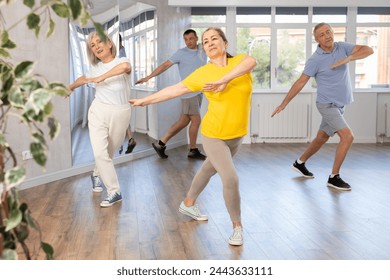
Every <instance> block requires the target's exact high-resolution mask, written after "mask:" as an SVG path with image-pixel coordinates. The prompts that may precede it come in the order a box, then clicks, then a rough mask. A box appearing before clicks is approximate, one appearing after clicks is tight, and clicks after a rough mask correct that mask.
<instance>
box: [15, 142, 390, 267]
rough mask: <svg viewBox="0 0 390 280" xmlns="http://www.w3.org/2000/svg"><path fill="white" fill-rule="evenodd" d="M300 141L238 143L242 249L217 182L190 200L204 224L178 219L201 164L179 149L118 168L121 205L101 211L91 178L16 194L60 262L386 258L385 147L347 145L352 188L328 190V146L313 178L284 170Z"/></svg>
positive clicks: (345, 173) (388, 152)
mask: <svg viewBox="0 0 390 280" xmlns="http://www.w3.org/2000/svg"><path fill="white" fill-rule="evenodd" d="M306 146H307V144H252V145H243V146H242V148H241V150H240V152H239V154H238V155H237V156H236V158H235V164H236V167H237V170H238V173H239V177H240V190H241V201H242V202H241V204H242V221H243V225H244V245H243V246H241V247H233V246H229V245H228V243H227V239H228V237H229V235H230V234H231V232H232V229H231V223H230V220H229V216H228V214H227V211H226V208H225V205H224V201H223V199H222V191H221V183H220V179H219V177H218V176H215V177H214V178H212V180H211V181H210V183H209V185H208V187H207V188H206V189H205V191H204V192H203V193H202V194H201V195H200V197H199V199H198V203H199V207H200V209H201V210H202V211H203V212H205V213H206V214H208V216H209V221H207V222H197V221H194V220H191V219H190V218H188V217H186V216H184V215H182V214H180V213H179V212H178V206H179V204H180V202H181V201H182V199H183V197H184V196H185V194H186V192H187V190H188V188H189V186H190V183H191V180H192V178H193V176H194V174H195V172H196V171H197V170H198V168H199V167H200V165H201V163H202V162H201V161H196V160H195V161H194V160H188V159H187V157H186V156H187V151H186V147H180V148H176V149H173V150H169V151H167V153H168V155H169V158H168V159H167V160H162V159H160V158H159V157H158V156H157V155H153V156H149V157H146V158H143V159H138V160H135V161H132V162H129V163H126V164H122V165H121V166H118V167H117V172H118V176H119V178H120V184H121V188H122V195H123V198H124V199H123V201H122V202H121V203H119V204H116V205H114V206H113V207H110V208H105V209H102V208H100V207H99V203H100V201H101V200H102V197H103V196H104V194H94V193H93V192H92V191H91V186H90V185H91V184H90V178H89V174H83V175H79V176H75V177H72V178H67V179H64V180H60V181H57V182H53V183H50V184H47V185H43V186H39V187H34V188H31V189H26V190H22V191H21V192H20V197H21V200H22V201H26V202H28V204H29V206H30V208H31V210H32V214H33V216H34V217H35V218H36V219H37V220H38V222H39V224H40V226H41V228H42V232H43V240H44V241H46V242H48V243H50V244H51V245H52V246H53V247H54V251H55V255H54V256H55V258H56V259H60V260H97V259H104V260H107V259H117V260H118V259H121V260H127V259H128V260H131V259H135V260H144V259H146V260H169V259H174V260H176V259H177V260H178V259H195V260H199V259H213V260H230V259H251V260H267V259H270V260H282V259H288V260H300V259H303V260H327V259H337V260H356V259H358V260H366V259H373V260H379V259H385V260H389V259H390V203H389V202H390V146H389V145H381V144H354V145H353V146H352V148H351V151H350V153H349V155H348V157H347V159H346V161H345V163H344V165H343V168H342V178H343V179H345V180H346V181H347V182H349V183H350V184H351V186H352V191H351V192H339V191H333V190H331V189H329V188H327V187H326V181H327V177H328V175H329V172H330V170H331V166H332V162H333V155H334V151H335V147H336V146H335V144H327V145H325V146H324V147H323V149H322V150H320V152H319V153H318V154H317V155H315V156H314V157H313V158H312V159H311V160H310V161H309V162H308V163H307V167H308V168H309V169H310V170H311V171H312V172H313V173H314V175H315V178H314V179H304V178H302V177H300V176H299V174H298V173H296V172H294V171H293V170H292V169H291V168H290V165H291V164H292V162H293V161H294V160H295V159H296V158H297V156H298V155H300V154H301V152H303V150H304V149H305V148H306Z"/></svg>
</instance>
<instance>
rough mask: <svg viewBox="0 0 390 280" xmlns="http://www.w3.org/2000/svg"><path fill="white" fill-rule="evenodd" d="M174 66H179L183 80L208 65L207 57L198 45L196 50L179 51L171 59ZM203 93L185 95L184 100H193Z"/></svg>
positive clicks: (185, 49) (183, 49)
mask: <svg viewBox="0 0 390 280" xmlns="http://www.w3.org/2000/svg"><path fill="white" fill-rule="evenodd" d="M169 60H170V61H172V63H173V64H177V65H178V67H179V74H180V78H181V79H182V80H183V79H185V78H186V77H187V76H188V75H189V74H191V73H192V72H194V71H195V70H196V69H198V68H199V67H200V66H203V65H205V64H206V63H207V56H206V53H205V52H204V50H203V48H202V46H201V45H198V48H197V49H196V50H192V49H189V48H187V47H185V48H182V49H179V50H178V51H176V52H175V53H174V54H173V55H172V56H171V57H170V58H169ZM200 93H201V92H194V93H189V94H185V95H184V96H183V97H182V98H191V97H194V96H196V95H198V94H200Z"/></svg>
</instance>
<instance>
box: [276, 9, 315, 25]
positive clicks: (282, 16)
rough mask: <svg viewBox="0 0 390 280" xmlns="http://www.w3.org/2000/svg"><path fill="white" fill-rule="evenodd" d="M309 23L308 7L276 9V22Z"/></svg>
mask: <svg viewBox="0 0 390 280" xmlns="http://www.w3.org/2000/svg"><path fill="white" fill-rule="evenodd" d="M308 21H309V16H308V8H307V7H276V15H275V22H277V23H305V22H308Z"/></svg>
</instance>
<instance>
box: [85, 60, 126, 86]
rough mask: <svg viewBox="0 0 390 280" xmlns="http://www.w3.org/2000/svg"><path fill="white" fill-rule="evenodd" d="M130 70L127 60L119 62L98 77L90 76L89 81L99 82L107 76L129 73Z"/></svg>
mask: <svg viewBox="0 0 390 280" xmlns="http://www.w3.org/2000/svg"><path fill="white" fill-rule="evenodd" d="M130 72H131V66H130V63H128V62H123V63H121V64H118V65H117V66H115V67H114V68H112V69H111V70H109V71H107V72H106V73H104V74H103V75H100V76H98V77H94V78H90V82H92V83H100V82H103V81H104V80H106V79H107V78H110V77H114V76H118V75H121V74H130Z"/></svg>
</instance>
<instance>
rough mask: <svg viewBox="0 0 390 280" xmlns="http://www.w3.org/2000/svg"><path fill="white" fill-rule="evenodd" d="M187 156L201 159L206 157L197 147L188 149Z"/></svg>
mask: <svg viewBox="0 0 390 280" xmlns="http://www.w3.org/2000/svg"><path fill="white" fill-rule="evenodd" d="M188 157H189V158H192V159H201V160H205V159H206V156H205V155H204V154H202V153H201V152H200V151H199V150H198V148H195V149H190V151H189V152H188Z"/></svg>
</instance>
